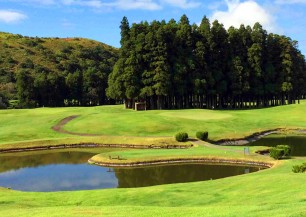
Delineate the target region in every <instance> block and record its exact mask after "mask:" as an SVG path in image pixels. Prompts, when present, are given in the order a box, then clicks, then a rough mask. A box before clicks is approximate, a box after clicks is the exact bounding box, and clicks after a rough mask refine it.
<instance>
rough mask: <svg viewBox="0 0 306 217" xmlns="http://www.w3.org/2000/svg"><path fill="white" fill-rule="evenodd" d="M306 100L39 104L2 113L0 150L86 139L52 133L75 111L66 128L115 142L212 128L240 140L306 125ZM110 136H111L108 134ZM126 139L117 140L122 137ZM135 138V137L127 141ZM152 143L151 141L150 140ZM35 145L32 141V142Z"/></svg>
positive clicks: (211, 133)
mask: <svg viewBox="0 0 306 217" xmlns="http://www.w3.org/2000/svg"><path fill="white" fill-rule="evenodd" d="M305 110H306V101H302V102H301V104H300V105H288V106H282V107H274V108H266V109H258V110H239V111H211V110H192V109H190V110H171V111H167V110H162V111H141V112H135V111H132V110H125V109H124V108H123V106H122V105H119V106H102V107H91V108H39V109H25V110H2V111H0V120H1V122H0V148H1V147H5V144H9V143H10V144H12V143H26V142H34V143H35V144H37V142H39V143H40V144H45V143H44V142H42V140H48V142H47V143H46V145H47V144H48V143H50V142H51V143H52V141H50V140H60V141H58V142H57V141H53V143H57V144H60V143H61V142H63V141H62V139H67V138H68V139H71V138H74V139H75V140H76V141H83V139H84V138H82V137H79V136H73V135H66V134H60V133H57V132H54V131H53V130H52V129H51V127H52V126H54V125H55V124H57V123H58V122H59V121H60V120H62V119H63V118H65V117H68V116H71V115H80V117H78V118H76V119H74V120H72V121H71V122H69V123H67V125H66V126H64V129H65V130H68V131H71V132H76V133H89V134H101V135H106V136H107V137H100V138H99V137H92V138H91V139H89V138H88V139H89V140H91V141H98V142H99V141H102V140H103V141H105V143H111V144H114V143H117V142H118V139H116V138H115V136H125V137H126V141H127V142H131V143H133V142H137V141H138V143H141V142H146V140H147V138H139V136H143V137H151V140H152V139H153V138H152V137H156V136H162V137H163V136H169V137H172V136H173V135H174V134H175V133H177V132H179V131H185V132H187V133H189V135H190V136H192V137H194V136H195V135H194V134H195V132H196V131H200V130H207V131H209V136H210V139H213V140H218V139H223V138H240V137H244V136H247V135H250V134H252V133H254V132H260V131H263V130H268V129H274V128H306V116H305V115H304V113H305ZM110 136H112V137H110ZM122 139H123V138H122V137H120V138H119V140H120V141H122ZM129 140H131V141H129ZM148 143H150V142H148ZM30 145H31V144H30Z"/></svg>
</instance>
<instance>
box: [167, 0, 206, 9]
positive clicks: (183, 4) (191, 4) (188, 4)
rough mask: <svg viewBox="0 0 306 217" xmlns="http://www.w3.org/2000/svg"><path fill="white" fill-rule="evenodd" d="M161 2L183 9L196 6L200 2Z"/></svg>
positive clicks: (185, 0)
mask: <svg viewBox="0 0 306 217" xmlns="http://www.w3.org/2000/svg"><path fill="white" fill-rule="evenodd" d="M162 2H164V3H166V4H169V5H171V6H174V7H178V8H183V9H188V8H196V7H199V6H200V5H201V3H200V2H196V1H188V0H163V1H162Z"/></svg>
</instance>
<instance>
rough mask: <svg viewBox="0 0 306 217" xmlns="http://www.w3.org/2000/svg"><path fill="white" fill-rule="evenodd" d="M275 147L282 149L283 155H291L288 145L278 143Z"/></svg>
mask: <svg viewBox="0 0 306 217" xmlns="http://www.w3.org/2000/svg"><path fill="white" fill-rule="evenodd" d="M276 148H279V149H282V150H284V157H289V156H290V155H291V147H290V146H289V145H278V146H276Z"/></svg>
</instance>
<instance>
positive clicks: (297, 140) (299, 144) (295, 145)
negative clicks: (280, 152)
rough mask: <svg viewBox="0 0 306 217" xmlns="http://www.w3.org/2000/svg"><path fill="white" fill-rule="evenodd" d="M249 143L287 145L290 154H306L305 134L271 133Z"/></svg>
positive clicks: (254, 144) (273, 145) (253, 144)
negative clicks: (290, 151)
mask: <svg viewBox="0 0 306 217" xmlns="http://www.w3.org/2000/svg"><path fill="white" fill-rule="evenodd" d="M249 145H250V146H268V147H275V146H277V145H289V146H290V147H291V150H292V153H291V154H292V156H306V136H287V135H277V136H276V135H272V136H267V137H264V138H262V139H260V140H258V141H256V142H253V143H250V144H249Z"/></svg>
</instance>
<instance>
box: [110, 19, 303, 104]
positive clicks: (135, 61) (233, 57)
mask: <svg viewBox="0 0 306 217" xmlns="http://www.w3.org/2000/svg"><path fill="white" fill-rule="evenodd" d="M120 28H121V49H120V54H119V60H118V61H117V62H116V64H115V66H114V70H113V71H112V73H111V74H110V75H109V80H108V85H109V86H108V88H107V96H109V97H110V98H113V99H118V100H119V99H124V100H125V102H126V107H127V108H134V106H135V102H143V103H146V106H147V108H148V109H173V108H210V109H211V108H212V109H213V108H230V109H231V108H246V107H266V106H276V105H284V104H291V103H296V102H299V99H300V98H304V97H305V94H306V64H305V58H304V56H303V55H302V54H301V52H300V51H299V50H298V43H297V42H296V41H293V40H291V39H290V38H288V37H286V36H281V35H277V34H273V33H267V31H266V30H264V29H263V27H262V26H261V25H260V24H259V23H256V24H255V25H254V26H253V27H250V26H244V25H241V26H240V28H238V29H237V28H234V27H231V28H229V29H228V30H226V29H225V28H224V27H223V25H222V24H220V23H219V22H218V21H214V22H213V23H210V21H209V19H207V18H206V17H204V18H203V20H202V22H201V23H200V25H199V26H198V25H196V24H193V25H191V24H190V23H189V20H188V18H187V16H185V15H183V16H182V17H181V19H180V20H179V22H176V21H175V20H173V19H172V20H170V21H169V22H166V21H161V22H160V21H153V22H151V23H148V22H141V23H139V24H136V23H134V24H132V25H131V26H130V25H129V22H128V20H127V18H126V17H124V18H123V20H122V22H121V26H120Z"/></svg>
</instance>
